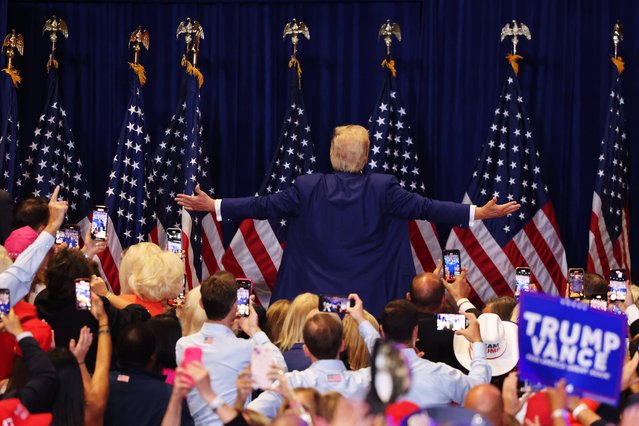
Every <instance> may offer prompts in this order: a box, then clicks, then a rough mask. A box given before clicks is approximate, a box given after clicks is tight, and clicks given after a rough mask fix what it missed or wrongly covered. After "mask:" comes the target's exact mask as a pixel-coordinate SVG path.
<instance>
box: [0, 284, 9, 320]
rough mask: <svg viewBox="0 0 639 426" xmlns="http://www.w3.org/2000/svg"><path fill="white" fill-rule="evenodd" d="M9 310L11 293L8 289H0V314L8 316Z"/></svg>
mask: <svg viewBox="0 0 639 426" xmlns="http://www.w3.org/2000/svg"><path fill="white" fill-rule="evenodd" d="M10 309H11V293H10V292H9V289H8V288H0V312H2V313H3V314H5V315H8V314H9V310H10Z"/></svg>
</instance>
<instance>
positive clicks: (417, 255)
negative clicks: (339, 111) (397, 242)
mask: <svg viewBox="0 0 639 426" xmlns="http://www.w3.org/2000/svg"><path fill="white" fill-rule="evenodd" d="M368 133H369V138H370V140H371V147H370V151H369V154H368V158H369V162H368V164H367V165H366V167H365V169H364V173H390V174H393V175H395V176H396V177H397V180H398V181H399V184H400V185H401V187H402V188H404V189H406V190H408V191H411V192H416V193H418V194H420V195H424V196H425V195H426V186H425V185H424V182H423V180H422V178H421V176H420V173H419V161H418V160H419V158H418V156H417V152H416V151H415V142H414V141H413V138H412V137H411V134H410V126H409V125H408V117H407V113H406V109H405V108H404V107H403V104H402V102H401V97H400V94H399V89H398V87H397V82H396V79H395V76H393V73H392V71H391V70H390V69H386V70H385V79H384V85H383V87H382V91H381V93H380V95H379V99H378V101H377V104H376V105H375V110H374V111H373V114H372V116H371V118H370V119H369V128H368ZM408 227H409V236H410V242H411V251H412V253H413V262H414V263H415V269H416V271H417V273H422V272H424V271H432V270H434V269H435V266H436V265H435V263H436V261H437V260H438V259H441V258H442V251H441V247H440V245H439V241H438V240H437V231H436V229H435V227H434V225H433V224H431V223H430V222H428V221H425V220H411V221H409V225H408Z"/></svg>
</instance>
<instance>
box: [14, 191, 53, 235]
mask: <svg viewBox="0 0 639 426" xmlns="http://www.w3.org/2000/svg"><path fill="white" fill-rule="evenodd" d="M48 221H49V204H48V203H47V200H45V199H44V198H42V197H31V198H25V199H24V200H22V201H20V202H19V203H18V204H17V205H16V206H15V207H14V208H13V221H12V222H13V229H18V228H22V227H23V226H30V227H31V228H33V230H34V231H37V232H40V231H41V230H42V229H43V228H44V227H45V226H47V222H48Z"/></svg>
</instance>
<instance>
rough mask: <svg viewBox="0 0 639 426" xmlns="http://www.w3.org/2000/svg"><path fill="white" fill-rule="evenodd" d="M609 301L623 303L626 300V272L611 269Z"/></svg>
mask: <svg viewBox="0 0 639 426" xmlns="http://www.w3.org/2000/svg"><path fill="white" fill-rule="evenodd" d="M609 291H610V301H611V302H623V301H625V300H626V270H625V269H612V270H611V271H610V287H609Z"/></svg>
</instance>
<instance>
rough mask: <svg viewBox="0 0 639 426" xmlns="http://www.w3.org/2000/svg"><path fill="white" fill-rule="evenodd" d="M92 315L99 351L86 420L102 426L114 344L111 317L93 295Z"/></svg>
mask: <svg viewBox="0 0 639 426" xmlns="http://www.w3.org/2000/svg"><path fill="white" fill-rule="evenodd" d="M91 314H92V315H93V316H94V317H95V319H96V320H98V351H97V354H96V357H95V370H94V371H93V377H92V378H91V385H90V386H91V388H90V391H89V392H88V394H87V397H86V403H85V410H84V419H85V423H86V424H87V425H93V424H95V425H101V424H102V421H103V416H104V411H105V410H106V406H107V400H108V397H109V369H110V368H111V351H112V342H111V331H110V328H109V317H108V316H107V314H106V312H105V311H104V305H103V304H102V299H100V298H99V297H97V296H96V295H95V294H92V295H91Z"/></svg>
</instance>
